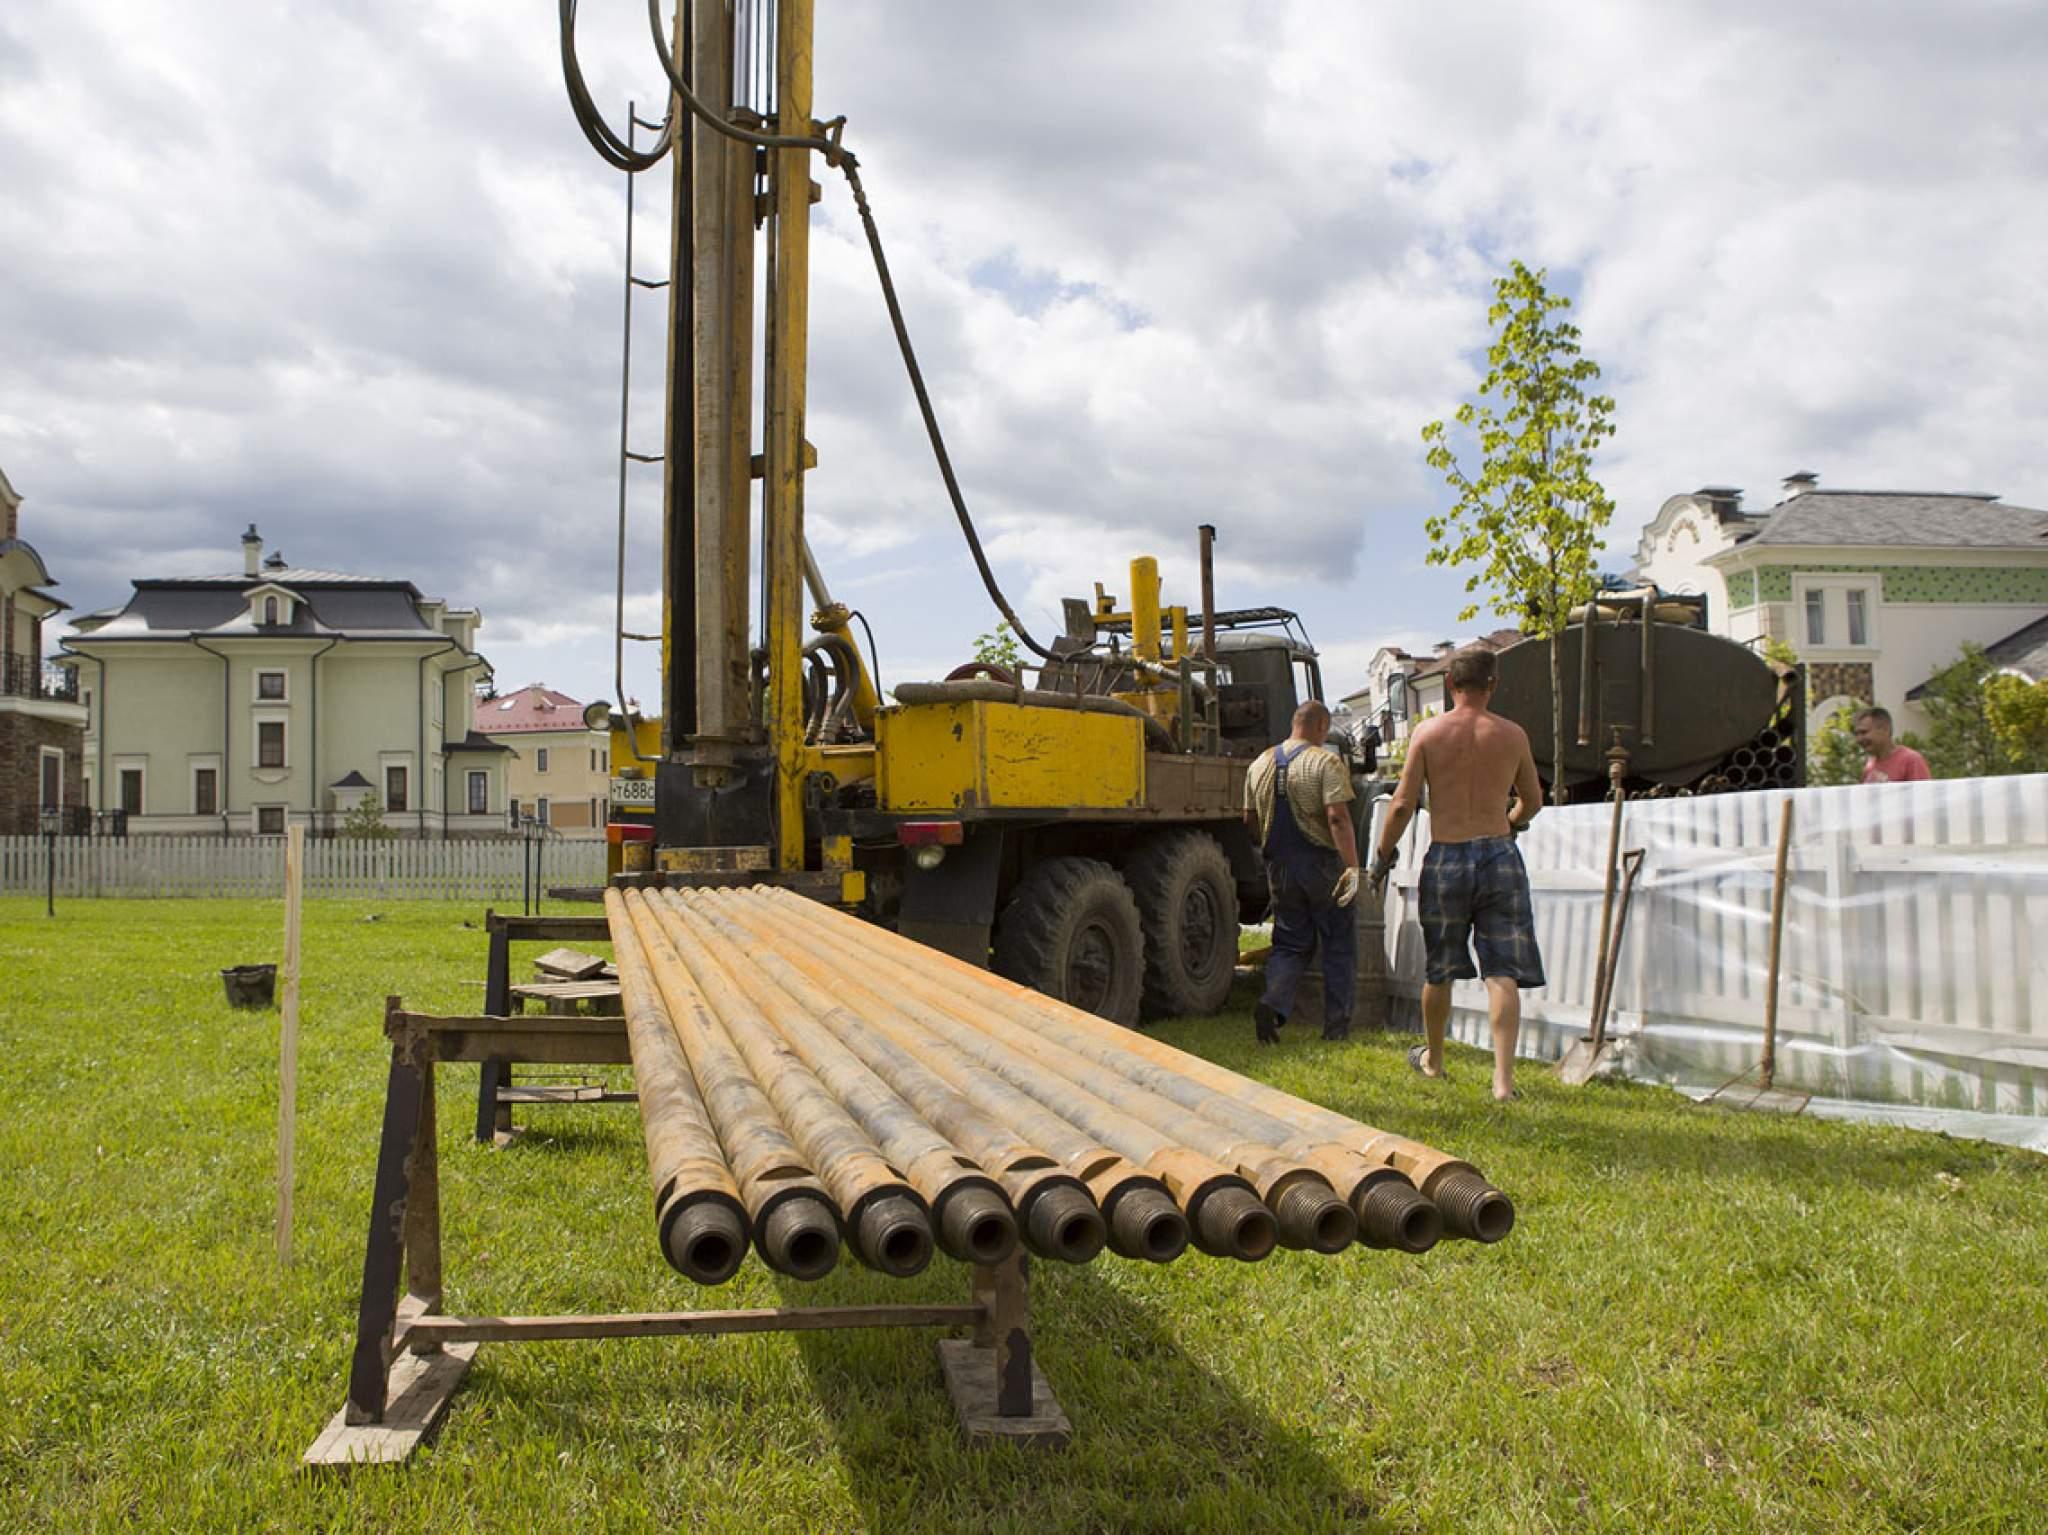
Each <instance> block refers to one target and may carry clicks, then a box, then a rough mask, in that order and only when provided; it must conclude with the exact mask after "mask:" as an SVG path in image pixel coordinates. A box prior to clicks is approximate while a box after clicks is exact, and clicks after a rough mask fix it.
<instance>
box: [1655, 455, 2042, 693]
mask: <svg viewBox="0 0 2048 1535" xmlns="http://www.w3.org/2000/svg"><path fill="white" fill-rule="evenodd" d="M1635 575H1636V577H1637V579H1639V580H1645V581H1654V582H1655V583H1656V584H1657V585H1658V586H1660V587H1662V588H1663V589H1665V590H1666V591H1672V592H1685V593H1695V594H1704V595H1705V596H1706V598H1707V623H1708V627H1709V628H1710V629H1712V630H1713V632H1714V633H1716V634H1721V635H1726V636H1727V637H1728V638H1730V639H1734V640H1739V641H1742V642H1744V643H1749V644H1761V643H1762V642H1763V641H1764V640H1765V639H1767V638H1769V639H1777V640H1782V641H1783V642H1784V643H1786V644H1788V645H1790V646H1791V647H1792V649H1793V650H1795V651H1796V652H1797V653H1798V654H1799V657H1800V659H1801V660H1802V661H1804V662H1805V663H1806V666H1807V704H1808V719H1809V723H1810V724H1811V725H1814V726H1817V725H1819V724H1820V723H1821V722H1822V721H1823V720H1825V719H1826V717H1827V716H1828V715H1829V714H1830V713H1831V712H1833V711H1834V710H1835V709H1836V708H1838V707H1840V706H1841V705H1843V704H1845V703H1856V704H1866V703H1875V704H1881V705H1883V706H1884V707H1886V708H1888V709H1890V710H1891V711H1892V713H1893V715H1894V716H1896V717H1897V719H1898V722H1899V725H1900V728H1901V729H1907V730H1916V729H1922V728H1924V727H1925V725H1926V717H1925V715H1924V714H1923V713H1922V711H1921V709H1920V707H1919V705H1918V703H1917V702H1916V698H1917V690H1918V689H1919V688H1920V687H1921V685H1922V684H1923V683H1925V682H1926V681H1927V679H1928V678H1929V677H1930V676H1932V675H1933V674H1934V673H1935V672H1937V671H1939V670H1941V668H1942V667H1944V666H1946V665H1948V664H1949V663H1950V662H1951V661H1953V660H1954V659H1955V658H1956V654H1957V652H1958V651H1959V650H1961V648H1962V647H1963V645H1965V644H1966V643H1975V644H1979V645H1983V646H1986V647H1992V646H1996V645H1999V644H2000V643H2001V642H2005V641H2007V640H2009V639H2012V638H2013V637H2015V636H2017V635H2019V634H2020V633H2021V632H2022V631H2025V630H2028V629H2029V626H2031V625H2033V624H2034V623H2035V622H2036V621H2037V620H2039V619H2041V618H2042V617H2043V616H2044V615H2048V512H2043V511H2036V510H2034V509H2032V508H2029V507H2023V506H2009V505H2007V504H2006V503H2005V502H2003V501H2001V500H1999V498H1998V497H1997V496H1995V495H1988V494H1982V493H1976V492H1924V491H1891V490H1827V489H1823V488H1821V486H1820V485H1819V483H1818V480H1817V477H1816V476H1814V475H1812V474H1810V473H1806V472H1801V473H1799V474H1795V475H1792V476H1789V477H1788V478H1787V479H1786V481H1785V484H1784V495H1783V498H1782V499H1781V500H1780V501H1779V502H1778V503H1777V504H1776V505H1775V506H1771V507H1768V508H1764V509H1760V510H1757V511H1748V510H1745V509H1744V508H1743V505H1742V492H1741V491H1739V490H1736V489H1733V488H1732V487H1728V486H1717V485H1710V486H1706V487H1704V488H1702V489H1700V490H1697V491H1694V492H1692V493H1691V494H1690V495H1681V496H1673V497H1671V498H1670V499H1669V500H1667V501H1666V502H1665V503H1664V504H1663V506H1662V507H1660V508H1659V509H1658V512H1657V515H1656V517H1655V518H1653V519H1652V520H1651V521H1650V522H1649V523H1648V524H1647V525H1646V526H1645V527H1644V529H1643V533H1642V537H1641V539H1640V541H1639V542H1638V544H1637V546H1636V559H1635Z"/></svg>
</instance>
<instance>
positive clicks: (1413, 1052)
mask: <svg viewBox="0 0 2048 1535" xmlns="http://www.w3.org/2000/svg"><path fill="white" fill-rule="evenodd" d="M1428 1054H1429V1046H1427V1045H1416V1046H1414V1047H1413V1048H1412V1049H1410V1050H1409V1052H1408V1069H1409V1070H1411V1071H1413V1072H1414V1073H1415V1074H1416V1075H1417V1076H1418V1077H1420V1078H1422V1080H1423V1081H1425V1082H1441V1081H1443V1080H1444V1078H1445V1077H1447V1076H1449V1075H1450V1073H1449V1072H1448V1071H1440V1072H1438V1073H1437V1074H1436V1075H1435V1076H1431V1075H1430V1074H1429V1073H1428V1072H1426V1071H1424V1070H1423V1069H1422V1062H1423V1058H1424V1057H1425V1056H1427V1055H1428Z"/></svg>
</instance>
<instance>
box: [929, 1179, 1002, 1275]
mask: <svg viewBox="0 0 2048 1535" xmlns="http://www.w3.org/2000/svg"><path fill="white" fill-rule="evenodd" d="M937 1213H938V1217H939V1246H940V1247H941V1248H942V1249H944V1251H945V1252H946V1254H947V1255H948V1256H949V1257H954V1258H958V1259H959V1260H960V1261H961V1262H962V1263H1001V1262H1002V1261H1003V1260H1004V1259H1005V1258H1007V1257H1009V1256H1010V1254H1011V1253H1013V1252H1015V1251H1016V1250H1017V1219H1016V1217H1015V1216H1013V1215H1012V1214H1011V1213H1010V1202H1009V1201H1008V1200H1007V1199H1005V1198H1003V1196H1002V1195H1001V1194H1000V1193H998V1192H997V1191H996V1190H994V1189H992V1188H989V1187H987V1186H986V1185H985V1184H979V1183H956V1184H954V1185H953V1187H952V1188H950V1189H948V1190H947V1191H946V1192H945V1193H944V1194H942V1195H940V1196H939V1205H938V1212H937Z"/></svg>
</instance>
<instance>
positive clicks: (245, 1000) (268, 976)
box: [220, 965, 277, 1007]
mask: <svg viewBox="0 0 2048 1535" xmlns="http://www.w3.org/2000/svg"><path fill="white" fill-rule="evenodd" d="M220 983H221V985H222V986H223V987H224V988H225V989H226V991H227V994H228V1006H229V1007H269V1006H270V1005H271V1001H272V998H273V997H274V996H275V994H276V991H277V966H275V965H235V966H233V967H231V968H230V969H227V970H223V971H221V973H220Z"/></svg>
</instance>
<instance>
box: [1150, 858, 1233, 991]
mask: <svg viewBox="0 0 2048 1535" xmlns="http://www.w3.org/2000/svg"><path fill="white" fill-rule="evenodd" d="M1124 878H1125V879H1127V880H1129V881H1130V885H1131V893H1132V894H1133V895H1135V896H1136V897H1137V898H1138V920H1139V922H1140V923H1141V924H1142V925H1143V927H1144V930H1145V993H1144V1002H1143V1006H1144V1012H1145V1016H1146V1017H1147V1018H1173V1017H1179V1016H1185V1015H1199V1014H1204V1013H1213V1012H1215V1011H1216V1010H1217V1009H1219V1008H1221V1007H1222V1006H1223V1003H1224V1001H1225V999H1226V998H1228V997H1229V995H1230V982H1231V977H1232V976H1233V975H1234V974H1235V972H1236V967H1237V883H1236V881H1235V880H1234V879H1233V878H1232V876H1231V873H1230V859H1229V857H1228V856H1227V855H1226V854H1225V853H1224V851H1223V847H1222V844H1220V843H1219V842H1217V840H1216V839H1215V838H1214V837H1212V836H1210V835H1209V834H1208V833H1207V832H1199V831H1176V832H1164V833H1161V834H1160V835H1158V836H1154V837H1148V838H1147V839H1146V840H1145V841H1143V842H1141V843H1139V844H1138V847H1137V851H1136V852H1134V853H1132V855H1131V856H1130V858H1129V859H1128V860H1126V861H1125V863H1124Z"/></svg>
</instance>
